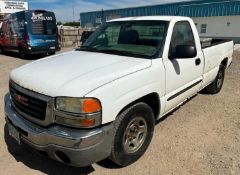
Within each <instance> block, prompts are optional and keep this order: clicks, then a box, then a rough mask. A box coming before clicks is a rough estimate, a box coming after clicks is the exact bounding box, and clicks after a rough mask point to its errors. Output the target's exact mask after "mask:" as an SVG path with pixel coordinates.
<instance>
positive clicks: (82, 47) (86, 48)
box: [77, 46, 99, 52]
mask: <svg viewBox="0 0 240 175" xmlns="http://www.w3.org/2000/svg"><path fill="white" fill-rule="evenodd" d="M77 50H81V51H89V52H99V50H98V49H97V48H95V47H91V46H81V47H80V48H79V49H77Z"/></svg>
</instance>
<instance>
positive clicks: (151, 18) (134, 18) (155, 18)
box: [107, 16, 188, 22]
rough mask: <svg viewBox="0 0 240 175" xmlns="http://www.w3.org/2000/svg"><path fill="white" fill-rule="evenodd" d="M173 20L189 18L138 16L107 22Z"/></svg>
mask: <svg viewBox="0 0 240 175" xmlns="http://www.w3.org/2000/svg"><path fill="white" fill-rule="evenodd" d="M173 18H181V19H187V18H188V17H182V16H138V17H126V18H118V19H114V20H110V21H107V22H115V21H144V20H146V21H171V20H172V19H173Z"/></svg>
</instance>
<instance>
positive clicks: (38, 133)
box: [4, 94, 113, 167]
mask: <svg viewBox="0 0 240 175" xmlns="http://www.w3.org/2000/svg"><path fill="white" fill-rule="evenodd" d="M4 101H5V116H6V122H7V124H11V125H13V126H14V127H15V128H16V129H17V130H18V131H19V133H20V140H21V141H22V142H24V143H26V144H28V145H29V146H31V147H33V148H34V149H36V150H39V151H41V152H45V153H47V155H48V156H49V157H51V158H53V159H55V160H57V161H60V162H62V163H65V164H69V165H72V166H77V167H84V166H88V165H91V164H93V163H96V162H98V161H100V160H103V159H105V158H107V157H109V156H110V153H111V146H112V142H113V132H112V130H113V124H109V125H106V126H103V127H101V128H96V129H91V130H80V129H72V128H67V127H64V126H59V125H52V126H51V127H49V128H43V127H40V126H38V125H35V124H33V123H31V122H29V121H27V120H25V119H24V118H22V117H21V116H20V115H19V114H18V113H17V112H16V111H15V110H14V108H13V107H12V105H11V102H10V95H9V94H7V95H6V96H5V99H4Z"/></svg>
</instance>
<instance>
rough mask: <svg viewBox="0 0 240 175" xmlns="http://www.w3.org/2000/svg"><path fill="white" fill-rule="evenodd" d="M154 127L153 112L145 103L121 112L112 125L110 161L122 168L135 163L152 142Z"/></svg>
mask: <svg viewBox="0 0 240 175" xmlns="http://www.w3.org/2000/svg"><path fill="white" fill-rule="evenodd" d="M154 125H155V118H154V114H153V111H152V109H151V108H150V107H149V106H148V105H147V104H145V103H137V104H135V105H133V106H131V107H129V108H127V109H126V110H125V111H123V112H122V113H121V114H120V115H119V116H118V117H117V119H116V121H115V124H114V129H115V136H114V143H113V146H112V153H111V160H112V161H113V162H115V163H116V164H118V165H119V166H122V167H124V166H128V165H130V164H132V163H134V162H135V161H137V160H138V159H139V158H140V157H141V156H142V155H143V154H144V153H145V151H146V150H147V148H148V146H149V144H150V142H151V140H152V136H153V131H154Z"/></svg>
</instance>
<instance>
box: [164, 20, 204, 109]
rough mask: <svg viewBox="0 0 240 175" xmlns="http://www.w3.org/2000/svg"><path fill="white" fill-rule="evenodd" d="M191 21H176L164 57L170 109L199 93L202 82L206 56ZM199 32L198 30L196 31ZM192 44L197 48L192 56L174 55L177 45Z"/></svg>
mask: <svg viewBox="0 0 240 175" xmlns="http://www.w3.org/2000/svg"><path fill="white" fill-rule="evenodd" d="M191 25H194V23H193V24H190V23H189V21H180V22H176V23H175V25H174V27H173V31H172V36H171V42H170V44H169V51H168V56H167V57H165V58H164V59H163V61H164V64H165V68H166V108H165V111H166V112H167V111H169V110H171V109H173V108H174V107H176V105H178V104H180V103H181V102H183V101H184V100H185V99H187V98H188V97H190V96H192V95H194V94H195V93H197V92H198V91H199V90H200V88H201V84H202V75H203V69H204V57H203V54H202V51H201V48H200V44H198V43H196V41H197V40H196V38H195V37H194V36H196V37H198V35H197V34H196V35H195V33H193V30H192V27H195V26H192V27H191ZM194 32H197V31H194ZM179 45H191V46H194V47H195V48H196V49H197V54H196V56H195V57H192V58H177V57H174V54H175V52H176V47H177V46H179Z"/></svg>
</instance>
